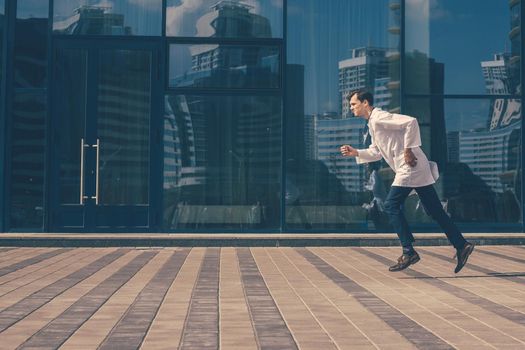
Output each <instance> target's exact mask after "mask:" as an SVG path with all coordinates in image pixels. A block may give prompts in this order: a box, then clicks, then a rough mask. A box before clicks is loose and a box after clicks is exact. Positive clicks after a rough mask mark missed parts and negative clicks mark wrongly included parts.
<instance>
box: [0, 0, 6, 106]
mask: <svg viewBox="0 0 525 350" xmlns="http://www.w3.org/2000/svg"><path fill="white" fill-rule="evenodd" d="M5 21H6V20H5V2H4V0H0V96H2V95H1V94H2V90H1V87H2V85H3V84H2V82H3V80H4V26H5Z"/></svg>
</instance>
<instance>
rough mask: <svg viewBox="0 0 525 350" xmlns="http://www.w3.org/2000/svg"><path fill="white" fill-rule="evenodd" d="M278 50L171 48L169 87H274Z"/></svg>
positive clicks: (202, 47) (244, 47) (278, 65)
mask: <svg viewBox="0 0 525 350" xmlns="http://www.w3.org/2000/svg"><path fill="white" fill-rule="evenodd" d="M279 56H280V55H279V48H278V47H272V46H231V45H170V79H169V86H170V87H188V86H191V87H231V88H277V87H279V82H280V74H279V73H280V70H279V67H280V57H279Z"/></svg>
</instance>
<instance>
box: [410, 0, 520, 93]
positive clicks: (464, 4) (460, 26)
mask: <svg viewBox="0 0 525 350" xmlns="http://www.w3.org/2000/svg"><path fill="white" fill-rule="evenodd" d="M479 4H480V3H479V1H477V0H463V1H455V0H441V1H430V0H423V1H407V2H406V16H405V18H406V30H405V32H406V60H407V64H406V68H407V70H406V72H407V75H406V82H405V86H406V89H407V92H409V93H421V94H427V93H437V94H439V93H443V92H444V93H446V94H466V93H468V94H484V93H487V94H515V93H519V91H520V87H519V86H520V61H521V57H520V55H521V54H520V50H521V35H520V6H521V5H520V4H521V2H520V1H501V0H487V1H484V2H483V6H479ZM466 43H468V45H466Z"/></svg>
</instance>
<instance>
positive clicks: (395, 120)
mask: <svg viewBox="0 0 525 350" xmlns="http://www.w3.org/2000/svg"><path fill="white" fill-rule="evenodd" d="M375 124H376V126H377V127H382V128H384V129H387V130H388V129H390V130H400V131H404V147H405V148H414V147H419V146H421V134H420V132H419V124H418V122H417V119H416V118H413V117H410V116H408V115H403V114H390V115H389V116H388V117H386V118H381V119H379V120H377V121H375Z"/></svg>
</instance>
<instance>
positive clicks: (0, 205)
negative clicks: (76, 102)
mask: <svg viewBox="0 0 525 350" xmlns="http://www.w3.org/2000/svg"><path fill="white" fill-rule="evenodd" d="M8 7H9V1H7V2H6V3H4V8H3V9H2V12H3V13H4V18H6V19H8V18H9V12H8V10H7V8H8ZM8 23H9V20H6V21H4V28H2V37H1V38H0V40H1V42H0V45H1V47H2V56H1V57H0V59H1V61H0V72H1V76H2V80H1V82H0V83H1V85H0V130H2V131H1V132H0V140H6V136H7V131H6V129H7V128H6V125H7V124H6V116H7V113H6V108H5V106H6V98H5V96H7V89H6V88H7V84H6V80H7V58H8V55H7V54H6V51H7V43H8V42H10V41H8V40H7V38H8V37H7V33H8V30H7V26H6V25H7V24H8ZM6 149H7V143H6V142H2V143H0V166H2V169H6V165H7V164H6V163H5V161H6V157H5V153H6ZM5 177H6V172H5V171H3V172H2V173H1V174H0V198H1V199H0V232H5V225H4V221H5V220H4V218H5V217H7V215H6V211H5V209H6V208H8V207H9V206H8V205H7V203H4V202H5V199H6V197H5V189H6V187H5Z"/></svg>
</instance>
